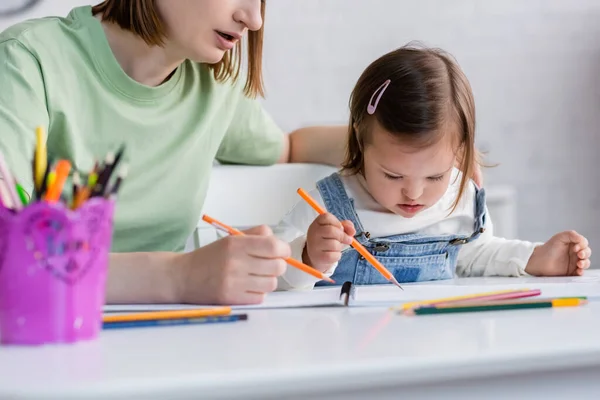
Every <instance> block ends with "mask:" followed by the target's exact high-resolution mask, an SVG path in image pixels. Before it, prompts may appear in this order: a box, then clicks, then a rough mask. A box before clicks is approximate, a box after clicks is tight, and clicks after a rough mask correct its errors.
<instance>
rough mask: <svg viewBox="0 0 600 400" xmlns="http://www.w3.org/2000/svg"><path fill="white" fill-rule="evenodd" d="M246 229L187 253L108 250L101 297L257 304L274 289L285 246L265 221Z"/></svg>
mask: <svg viewBox="0 0 600 400" xmlns="http://www.w3.org/2000/svg"><path fill="white" fill-rule="evenodd" d="M245 233H246V235H245V236H228V237H226V238H224V239H220V240H217V241H216V242H213V243H211V244H209V245H207V246H204V247H201V248H199V249H197V250H195V251H192V252H189V253H164V252H163V253H119V254H114V253H113V254H111V255H110V259H109V268H108V279H107V285H106V286H107V287H106V302H107V303H113V304H114V303H121V304H122V303H188V304H229V305H233V304H258V303H261V302H262V301H263V299H264V296H265V294H266V293H269V292H272V291H274V290H275V289H276V288H277V277H278V276H280V275H282V274H283V273H284V272H285V269H286V263H285V261H284V260H283V259H284V258H287V257H289V256H290V246H289V245H288V244H287V243H285V242H283V241H281V240H279V239H277V238H276V237H275V236H273V232H272V231H271V229H269V228H268V227H266V226H259V227H256V228H253V229H250V230H248V231H246V232H245Z"/></svg>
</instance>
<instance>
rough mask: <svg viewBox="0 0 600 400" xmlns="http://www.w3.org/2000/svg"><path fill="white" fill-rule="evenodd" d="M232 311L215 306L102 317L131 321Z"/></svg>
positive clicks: (222, 313) (201, 315)
mask: <svg viewBox="0 0 600 400" xmlns="http://www.w3.org/2000/svg"><path fill="white" fill-rule="evenodd" d="M230 313H231V307H215V308H203V309H195V310H166V311H148V312H140V313H135V314H117V315H105V316H104V317H102V322H130V321H150V320H164V319H177V318H202V317H214V316H220V315H229V314H230Z"/></svg>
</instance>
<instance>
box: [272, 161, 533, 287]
mask: <svg viewBox="0 0 600 400" xmlns="http://www.w3.org/2000/svg"><path fill="white" fill-rule="evenodd" d="M341 179H342V182H343V184H344V187H345V189H346V193H347V194H348V197H350V198H353V199H354V207H355V209H356V213H357V215H358V218H359V220H360V222H361V224H362V226H363V228H364V230H365V231H366V232H369V233H370V235H371V238H372V239H376V238H380V237H385V236H390V235H399V234H405V233H415V232H418V233H422V234H430V235H435V236H438V235H445V234H459V235H466V236H469V235H471V234H472V233H473V230H474V224H475V214H474V212H475V190H476V189H475V185H474V184H473V183H471V184H469V185H468V186H467V188H466V189H465V192H464V194H463V197H462V199H461V200H460V201H459V203H458V205H457V207H456V209H455V210H454V212H453V213H452V214H450V215H448V214H449V211H450V210H451V207H452V205H453V203H454V200H455V199H456V197H457V195H458V190H459V187H460V180H461V172H460V171H459V170H457V169H455V170H454V171H453V176H452V178H451V180H450V185H449V186H448V189H447V191H446V193H445V194H444V195H443V196H442V198H441V199H440V200H439V201H438V202H437V203H436V204H435V205H433V206H432V207H430V208H428V209H426V210H424V211H422V212H420V213H419V214H417V215H415V216H414V217H413V218H405V217H403V216H400V215H397V214H394V213H392V212H390V211H388V210H386V209H384V208H383V207H382V206H381V205H379V204H378V203H377V202H376V201H375V199H373V197H372V196H371V195H370V194H369V193H368V192H367V191H366V190H365V188H364V187H363V185H362V184H361V183H360V182H359V180H358V177H357V176H343V175H342V176H341ZM309 194H310V195H311V196H312V197H313V198H314V199H315V201H317V202H318V203H319V204H321V205H322V206H323V207H325V205H324V203H323V199H322V197H321V195H320V194H319V191H318V189H317V188H316V185H315V187H314V188H313V189H312V190H311V191H310V192H309ZM316 217H317V214H316V212H315V211H314V210H313V209H312V208H311V207H310V206H309V205H308V204H306V202H304V201H300V202H299V203H297V204H296V205H295V206H294V207H293V208H292V210H291V211H290V212H289V213H288V214H287V215H286V216H285V217H284V218H283V220H282V221H281V222H280V224H279V225H278V227H277V229H276V230H275V232H276V235H277V236H278V237H279V238H281V239H283V240H285V241H287V242H289V243H290V245H291V247H292V257H293V258H295V259H297V260H302V252H303V250H304V246H305V244H306V233H307V231H308V228H309V226H310V224H312V222H313V221H314V220H315V218H316ZM537 245H538V244H537V243H531V242H526V241H522V240H507V239H504V238H500V237H496V236H494V232H493V224H492V219H491V216H490V215H489V212H487V210H486V219H485V231H484V232H483V233H482V234H481V235H480V236H479V237H478V238H477V239H475V240H473V241H471V242H469V243H467V244H464V245H462V247H461V249H460V251H459V253H458V260H457V268H456V274H457V275H458V276H523V275H527V274H526V273H525V266H526V265H527V262H528V260H529V257H531V254H532V252H533V249H534V248H535V247H536V246H537ZM336 267H337V264H334V265H333V266H332V267H331V268H330V269H329V270H328V271H326V273H325V275H327V276H331V275H332V274H333V273H334V271H335V268H336ZM315 283H316V279H315V278H313V277H312V276H310V275H308V274H306V273H304V272H301V271H299V270H297V269H296V268H293V267H289V266H288V269H287V271H286V272H285V274H284V275H283V276H281V277H280V279H279V285H278V290H291V289H312V288H313V287H314V284H315Z"/></svg>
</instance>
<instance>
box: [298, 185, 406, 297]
mask: <svg viewBox="0 0 600 400" xmlns="http://www.w3.org/2000/svg"><path fill="white" fill-rule="evenodd" d="M298 194H299V195H300V197H302V198H303V199H304V201H306V202H307V203H308V205H310V206H311V207H312V208H313V209H314V210H315V211H316V212H318V213H319V214H325V210H324V209H323V208H322V207H321V206H320V205H319V204H318V203H317V202H316V201H315V200H314V199H313V198H312V197H310V195H309V194H308V193H306V192H305V191H304V189H302V188H300V189H298ZM352 247H354V249H355V250H356V251H358V252H359V253H360V255H361V256H363V257H364V258H366V259H367V261H368V262H369V263H371V265H372V266H373V267H375V269H376V270H377V271H379V272H380V273H381V275H383V276H384V278H385V279H387V280H388V281H390V282H392V283H393V284H394V285H396V286H398V287H399V288H400V289H402V286H400V284H399V283H398V281H397V280H396V278H394V275H392V273H391V272H390V271H388V270H387V268H386V267H384V266H383V264H381V263H380V262H379V261H378V260H377V259H376V258H375V257H374V256H373V255H372V254H371V253H369V252H368V251H367V249H365V248H364V246H363V245H362V244H360V243H359V242H358V241H357V240H356V239H354V238H352ZM402 290H404V289H402Z"/></svg>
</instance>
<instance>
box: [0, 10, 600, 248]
mask: <svg viewBox="0 0 600 400" xmlns="http://www.w3.org/2000/svg"><path fill="white" fill-rule="evenodd" d="M91 3H92V2H90V1H89V0H88V1H86V0H43V1H42V3H41V4H40V5H39V6H38V7H36V8H35V9H34V10H33V11H32V12H30V13H28V14H27V15H24V16H21V17H17V18H13V19H10V20H0V29H3V28H4V27H6V26H8V25H9V24H11V23H13V22H16V21H17V20H18V19H21V18H26V17H34V16H41V15H48V14H58V15H64V14H66V13H67V12H68V11H69V9H70V8H71V7H73V6H75V5H79V4H91ZM267 14H268V15H267V18H266V30H267V35H266V45H265V52H266V54H265V56H266V60H265V66H266V73H265V76H266V82H267V90H268V93H267V94H268V97H267V100H266V101H265V106H266V108H267V109H268V110H269V111H270V112H271V113H272V114H273V116H274V118H275V119H276V120H277V121H278V122H279V124H280V125H281V126H282V127H283V128H285V129H287V130H292V129H294V128H297V127H299V126H305V125H309V124H329V123H345V122H346V121H347V101H348V95H349V93H350V91H351V89H352V86H353V85H354V83H355V81H356V79H357V78H358V76H359V74H360V73H361V72H362V70H363V69H364V68H365V67H366V66H367V64H368V63H369V62H371V61H372V60H373V59H375V58H376V57H378V56H380V55H381V54H383V53H385V52H387V51H389V50H391V49H394V48H396V47H399V46H401V45H403V44H405V43H407V42H409V41H411V40H420V41H422V42H424V43H425V44H427V45H431V46H437V47H442V48H444V49H445V50H447V51H449V52H451V53H453V54H454V55H455V56H456V58H457V59H458V61H459V63H460V64H461V65H462V67H463V69H464V70H465V71H466V73H467V75H468V77H469V79H470V80H471V83H472V85H473V88H474V92H475V97H476V102H477V116H478V143H479V146H480V148H482V149H484V150H487V151H489V156H488V161H489V162H492V163H499V164H500V165H499V166H498V167H496V168H493V169H489V170H486V172H485V176H486V183H487V184H490V185H491V184H495V183H503V184H506V183H508V184H512V185H514V186H515V187H516V188H517V190H518V206H519V207H518V216H519V225H518V226H519V233H520V236H521V237H522V238H524V239H529V240H545V239H547V238H548V237H549V236H550V235H551V234H553V233H554V232H556V231H559V230H563V229H570V228H574V229H577V230H579V231H581V232H582V233H584V234H585V235H587V236H588V237H589V239H590V241H591V242H592V245H593V244H595V243H600V230H599V229H597V223H598V220H599V218H598V217H599V216H600V187H599V185H598V183H599V182H600V173H599V172H598V169H597V162H596V160H597V159H598V155H597V152H598V150H599V149H600V135H599V133H600V132H599V131H600V23H599V21H600V1H598V0H486V1H480V0H453V1H448V0H412V1H404V0H270V1H269V2H268V12H267Z"/></svg>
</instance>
